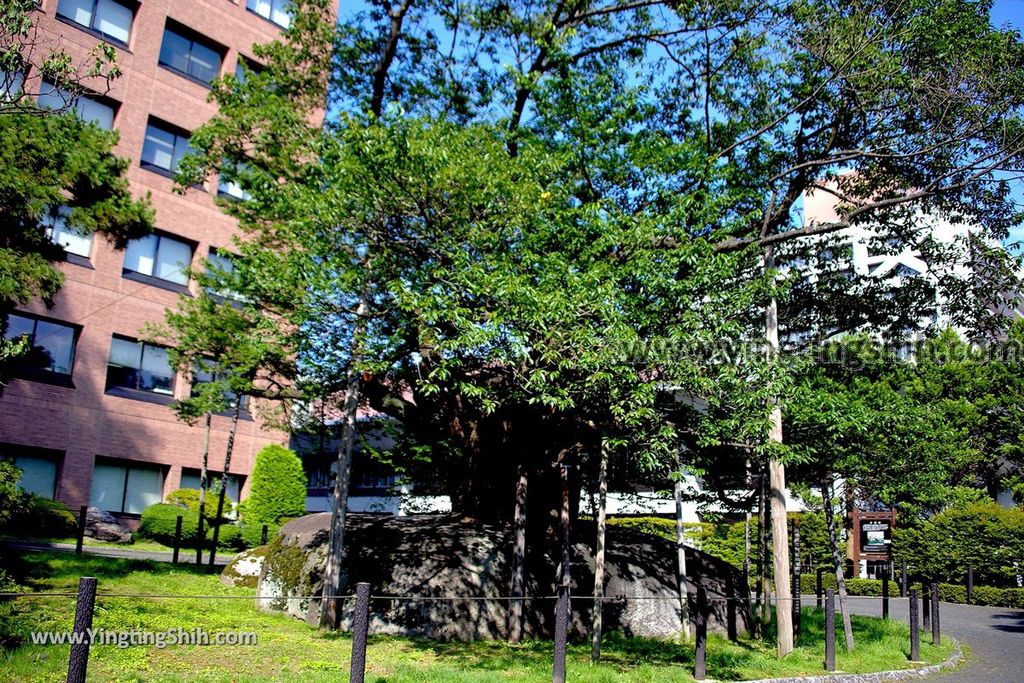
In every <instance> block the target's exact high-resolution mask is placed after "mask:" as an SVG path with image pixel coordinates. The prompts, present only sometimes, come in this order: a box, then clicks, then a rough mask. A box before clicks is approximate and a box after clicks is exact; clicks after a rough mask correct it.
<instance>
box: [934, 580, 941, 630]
mask: <svg viewBox="0 0 1024 683" xmlns="http://www.w3.org/2000/svg"><path fill="white" fill-rule="evenodd" d="M941 640H942V633H941V631H940V628H939V584H937V583H933V584H932V645H938V644H939V642H941Z"/></svg>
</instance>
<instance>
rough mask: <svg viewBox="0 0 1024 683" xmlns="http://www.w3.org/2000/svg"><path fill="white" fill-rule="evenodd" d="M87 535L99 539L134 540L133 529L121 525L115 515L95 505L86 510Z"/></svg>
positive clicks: (119, 541)
mask: <svg viewBox="0 0 1024 683" xmlns="http://www.w3.org/2000/svg"><path fill="white" fill-rule="evenodd" d="M85 535H86V536H89V537H90V538H95V539H96V540H98V541H112V542H114V543H131V542H132V532H131V531H129V530H128V529H125V528H124V527H123V526H121V525H120V524H119V523H118V522H117V519H115V518H114V515H112V514H110V513H109V512H107V511H106V510H100V509H99V508H95V507H91V508H89V509H88V510H86V511H85Z"/></svg>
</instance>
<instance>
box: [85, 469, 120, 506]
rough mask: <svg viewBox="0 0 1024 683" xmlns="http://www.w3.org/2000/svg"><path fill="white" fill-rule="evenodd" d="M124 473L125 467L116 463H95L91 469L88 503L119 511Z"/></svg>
mask: <svg viewBox="0 0 1024 683" xmlns="http://www.w3.org/2000/svg"><path fill="white" fill-rule="evenodd" d="M126 474H127V473H126V472H125V469H124V468H123V467H119V466H117V465H96V466H95V467H94V468H93V470H92V488H91V489H90V491H89V505H90V506H91V507H98V508H99V509H100V510H110V511H113V512H121V507H122V504H123V503H124V481H125V476H126Z"/></svg>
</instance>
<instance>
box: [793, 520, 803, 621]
mask: <svg viewBox="0 0 1024 683" xmlns="http://www.w3.org/2000/svg"><path fill="white" fill-rule="evenodd" d="M800 571H801V567H800V521H799V520H796V519H794V520H793V635H794V637H796V636H799V635H800V616H801V610H802V607H803V605H802V604H801V601H800V593H801V592H802V591H801V590H800Z"/></svg>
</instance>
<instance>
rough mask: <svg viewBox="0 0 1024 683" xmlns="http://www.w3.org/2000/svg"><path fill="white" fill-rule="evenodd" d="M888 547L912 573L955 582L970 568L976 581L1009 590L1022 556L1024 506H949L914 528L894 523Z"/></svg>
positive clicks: (979, 504)
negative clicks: (894, 527)
mask: <svg viewBox="0 0 1024 683" xmlns="http://www.w3.org/2000/svg"><path fill="white" fill-rule="evenodd" d="M893 550H894V553H895V556H896V559H897V560H906V561H907V563H908V564H909V565H910V570H911V572H912V573H913V574H914V575H915V576H919V577H921V576H923V577H928V578H929V579H930V580H938V581H942V582H945V583H949V584H952V585H957V584H960V583H962V582H964V581H965V579H966V576H967V568H968V567H971V568H973V569H974V580H975V582H976V583H978V584H984V585H986V586H995V587H1003V588H1010V587H1013V586H1015V585H1016V579H1017V571H1018V568H1017V567H1015V566H1014V565H1015V562H1019V561H1020V559H1021V558H1022V557H1024V510H1022V509H1020V508H1004V507H1002V506H1001V505H999V504H997V503H995V502H993V501H983V502H969V503H963V504H959V505H955V506H952V507H949V508H947V509H946V510H943V511H942V512H940V513H938V514H937V515H935V516H934V517H931V518H930V519H928V520H926V521H924V522H922V523H921V524H919V525H918V526H916V527H903V528H900V527H897V528H896V529H895V533H894V537H893Z"/></svg>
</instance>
